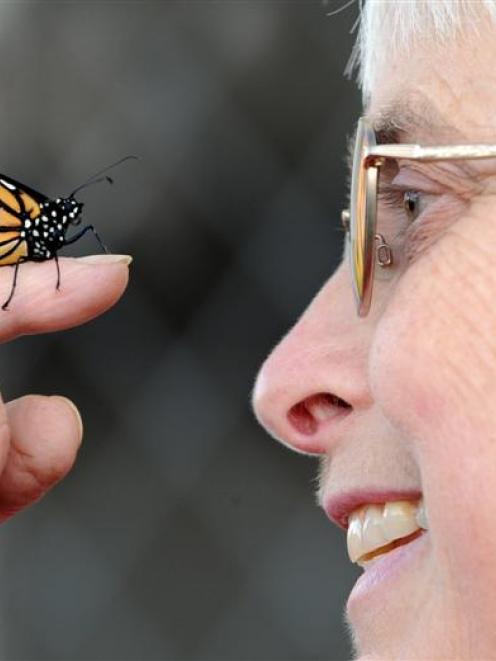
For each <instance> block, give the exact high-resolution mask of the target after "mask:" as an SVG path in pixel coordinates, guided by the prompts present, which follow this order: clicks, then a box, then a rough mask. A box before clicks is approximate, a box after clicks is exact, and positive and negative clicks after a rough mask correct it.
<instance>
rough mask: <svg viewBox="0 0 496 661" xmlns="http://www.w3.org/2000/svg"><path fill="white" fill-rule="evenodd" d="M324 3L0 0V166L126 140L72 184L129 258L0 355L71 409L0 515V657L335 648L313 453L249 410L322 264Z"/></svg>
mask: <svg viewBox="0 0 496 661" xmlns="http://www.w3.org/2000/svg"><path fill="white" fill-rule="evenodd" d="M340 4H342V3H341V2H337V1H334V0H333V1H332V2H330V3H327V4H324V3H322V2H320V1H319V2H312V1H311V0H302V1H301V2H294V1H290V0H288V1H272V2H270V1H264V2H260V1H257V0H251V1H250V0H247V1H245V2H242V1H231V2H227V1H224V2H223V1H220V2H209V1H208V0H204V1H200V2H188V1H182V2H85V3H83V2H43V3H41V2H21V1H17V2H11V3H5V2H2V3H1V4H0V55H1V66H0V90H1V96H0V103H1V117H2V126H1V159H0V172H4V173H5V174H8V175H10V176H12V177H14V178H16V179H18V180H20V181H24V182H26V183H27V184H29V185H31V186H32V187H35V188H38V189H39V190H42V191H44V192H45V193H47V194H49V195H53V196H57V195H59V194H64V193H68V192H69V191H70V190H72V189H73V188H74V187H75V186H76V185H77V184H80V183H81V182H83V181H85V179H86V178H87V177H88V176H89V175H91V174H92V173H93V172H95V171H96V170H98V169H99V168H101V167H103V166H105V165H107V164H108V163H111V162H112V161H114V160H116V159H118V158H120V157H121V156H124V155H126V154H139V156H140V157H141V160H140V161H136V162H134V161H131V162H129V163H126V164H124V165H122V166H121V167H120V168H119V169H117V170H115V171H114V173H113V174H114V177H115V185H114V186H113V187H110V186H106V185H103V184H102V185H100V186H95V187H93V188H89V189H88V190H86V191H84V193H82V194H81V198H82V200H83V201H84V202H85V203H86V206H85V212H86V215H85V219H86V221H87V222H92V223H94V224H95V225H96V226H97V228H98V230H99V232H100V233H101V235H102V237H103V238H104V240H105V241H106V242H107V243H108V245H109V246H110V247H111V249H112V250H113V251H114V252H119V253H131V254H132V255H133V256H134V263H133V266H132V269H131V276H132V277H131V284H130V288H129V291H128V293H127V295H126V296H125V297H124V299H123V300H122V301H121V302H120V303H119V305H118V306H117V307H116V308H115V309H113V310H112V311H111V312H109V313H108V314H106V315H105V316H104V317H102V318H100V319H98V320H96V321H94V322H92V323H90V324H88V325H87V326H84V327H81V328H78V329H75V330H71V331H67V332H64V333H58V334H53V335H50V336H41V337H33V338H22V339H20V340H18V341H16V342H14V343H12V344H10V345H9V346H7V347H3V348H2V354H1V355H2V388H3V394H4V397H5V398H6V399H11V398H13V397H17V396H19V395H22V394H24V393H26V392H41V393H46V394H52V393H63V394H65V395H67V396H70V397H71V398H73V399H74V400H75V402H77V403H78V405H79V406H80V408H81V410H82V412H83V415H84V419H85V426H86V429H85V443H84V445H83V448H82V450H81V453H80V456H79V460H78V463H77V465H76V467H75V469H74V471H73V472H72V473H71V475H70V476H69V477H68V478H67V479H66V480H65V482H64V483H63V484H62V485H60V486H59V487H58V488H57V489H56V490H55V491H53V492H52V493H51V494H50V495H49V496H48V497H47V498H46V499H45V500H44V501H42V502H41V503H39V504H38V505H36V506H34V507H33V508H32V509H30V510H29V511H26V512H25V513H23V514H21V515H20V516H18V517H16V518H15V519H14V520H12V521H10V522H8V523H7V524H5V525H4V526H3V527H2V529H1V530H0V560H1V574H0V576H1V579H0V580H1V584H2V588H1V592H0V594H1V598H0V609H1V610H0V617H1V630H0V658H1V659H2V660H7V661H11V660H12V661H14V660H26V661H31V660H33V661H41V660H43V661H44V660H47V661H48V660H50V661H52V660H70V661H72V660H74V661H76V660H81V661H83V660H84V661H87V660H91V661H97V660H100V661H105V660H115V661H117V660H119V661H125V660H129V661H152V660H153V661H155V660H178V661H183V660H184V661H186V660H226V661H228V660H229V661H242V660H252V661H276V660H281V661H282V660H285V661H286V660H287V661H297V660H302V661H303V660H304V661H311V660H323V661H324V660H329V659H346V658H349V654H350V648H349V644H348V641H347V638H346V634H345V630H344V625H343V615H342V613H343V608H344V604H345V601H346V598H347V594H348V592H349V590H350V589H351V586H352V584H353V582H354V579H355V577H356V575H357V572H356V571H355V569H353V568H352V567H351V565H350V563H349V562H348V559H347V555H346V550H345V537H344V534H343V533H342V532H340V531H338V530H335V529H334V528H333V526H332V525H331V524H330V523H329V522H328V521H327V519H326V518H325V515H324V514H323V513H322V512H321V511H320V510H318V509H317V507H316V506H315V504H314V495H313V492H314V489H315V481H314V478H315V474H316V468H317V464H316V462H315V461H313V460H311V459H305V458H302V457H300V456H297V455H294V456H293V455H292V454H290V453H289V452H287V451H285V450H284V449H283V448H282V447H280V446H278V444H276V443H275V442H274V441H272V440H271V439H269V438H268V437H267V436H266V434H265V433H264V431H263V430H262V429H260V428H259V427H258V426H257V424H256V422H255V420H254V417H253V414H252V412H251V410H250V402H249V400H250V391H251V388H252V385H253V382H254V378H255V375H256V371H257V369H258V366H259V365H260V363H261V362H262V360H263V358H264V357H265V355H266V354H267V353H268V352H269V350H270V348H271V346H272V345H274V343H275V342H276V341H278V340H279V339H280V338H281V337H282V335H283V334H284V333H285V332H286V330H287V329H288V328H289V327H290V326H291V325H292V324H293V323H294V322H295V321H296V319H297V318H298V316H299V315H300V314H301V312H302V311H303V310H304V308H305V306H306V304H307V303H308V302H309V300H310V299H311V297H312V296H313V294H314V293H315V292H316V291H317V289H318V288H319V287H320V286H321V285H322V284H323V282H324V281H325V279H326V278H327V277H328V276H329V275H330V273H331V272H332V270H333V268H334V267H335V265H336V263H337V261H338V260H339V259H340V255H341V249H342V233H341V232H340V231H339V229H338V227H339V212H340V209H341V208H342V206H343V204H344V203H345V201H346V190H345V187H346V173H345V168H344V155H345V150H346V136H347V135H349V134H350V133H351V132H352V130H353V126H354V122H355V119H356V117H357V116H358V114H359V94H358V92H357V90H356V89H355V85H354V83H352V82H350V81H349V80H346V79H345V78H344V77H343V70H344V68H345V66H346V63H347V60H348V57H349V53H350V51H351V48H352V44H353V41H354V37H353V36H351V35H350V29H351V27H352V25H353V23H354V21H355V19H356V9H350V10H347V11H344V12H342V13H340V14H339V15H336V16H333V17H327V16H326V13H327V12H328V11H329V10H332V9H336V8H337V6H339V5H340ZM95 251H96V245H95V243H94V242H93V241H92V239H91V237H85V238H84V239H83V240H82V241H81V242H80V243H78V244H77V245H76V246H75V249H74V252H73V254H90V253H93V252H95ZM21 280H22V279H21ZM62 283H63V271H62ZM20 286H22V282H21V283H20ZM350 295H351V294H350ZM329 314H332V310H329Z"/></svg>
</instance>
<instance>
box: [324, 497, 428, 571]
mask: <svg viewBox="0 0 496 661" xmlns="http://www.w3.org/2000/svg"><path fill="white" fill-rule="evenodd" d="M325 510H326V513H327V515H328V516H329V518H330V519H331V521H333V522H334V523H336V524H337V525H338V526H340V527H341V528H344V529H345V530H346V531H347V547H348V556H349V558H350V560H351V562H354V563H357V564H358V565H360V566H361V567H363V568H364V569H366V568H367V567H368V566H369V565H370V563H371V562H372V561H373V560H374V559H375V558H377V557H378V556H383V555H385V554H387V553H390V552H391V551H393V550H394V549H396V548H398V546H403V545H406V544H409V543H411V542H412V541H413V540H415V539H417V537H419V536H420V535H422V534H423V532H425V531H426V530H427V529H428V523H427V516H426V511H425V506H424V500H423V498H422V494H421V492H419V491H387V492H386V491H381V492H378V491H375V492H365V491H360V492H357V491H355V492H350V493H347V494H342V495H337V496H334V497H332V498H330V499H329V500H328V501H327V502H326V505H325Z"/></svg>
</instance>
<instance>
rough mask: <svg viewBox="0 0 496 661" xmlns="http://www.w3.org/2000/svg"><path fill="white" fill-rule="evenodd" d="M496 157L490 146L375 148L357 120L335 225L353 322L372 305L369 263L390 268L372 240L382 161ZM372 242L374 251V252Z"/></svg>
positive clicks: (377, 237)
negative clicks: (341, 235)
mask: <svg viewBox="0 0 496 661" xmlns="http://www.w3.org/2000/svg"><path fill="white" fill-rule="evenodd" d="M494 157H496V145H486V144H478V145H441V146H432V147H431V146H425V145H416V144H377V140H376V135H375V131H374V129H373V128H372V125H371V123H370V122H369V121H368V120H367V119H366V118H365V117H361V118H360V119H359V120H358V126H357V132H356V141H355V149H354V154H353V167H352V173H351V191H350V208H349V209H344V210H343V212H342V214H341V222H342V224H343V226H344V228H345V230H346V233H347V237H348V239H349V240H350V244H351V246H350V267H351V279H352V285H353V293H354V297H355V303H356V308H357V314H358V316H359V317H366V316H367V314H368V313H369V310H370V305H371V301H372V286H373V282H374V272H375V263H376V261H378V262H379V266H381V267H382V268H387V267H388V266H390V265H391V264H392V263H393V255H392V251H391V248H390V247H389V245H388V244H387V241H386V239H385V238H384V237H383V236H382V235H381V234H377V232H376V228H377V191H378V186H379V176H380V169H381V167H382V166H383V165H384V163H385V160H386V159H399V158H404V159H408V160H415V161H448V160H460V159H482V158H494ZM376 242H378V245H377V246H376Z"/></svg>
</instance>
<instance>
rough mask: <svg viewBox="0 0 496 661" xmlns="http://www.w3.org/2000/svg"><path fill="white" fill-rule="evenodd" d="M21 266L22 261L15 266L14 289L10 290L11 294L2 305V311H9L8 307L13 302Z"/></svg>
mask: <svg viewBox="0 0 496 661" xmlns="http://www.w3.org/2000/svg"><path fill="white" fill-rule="evenodd" d="M20 264H21V260H19V261H18V262H16V263H15V266H14V278H13V280H12V289H11V290H10V294H9V297H8V299H7V300H6V301H5V303H4V304H3V305H2V310H7V307H8V305H9V303H10V301H11V300H12V297H13V296H14V292H15V288H16V284H17V272H18V271H19V265H20Z"/></svg>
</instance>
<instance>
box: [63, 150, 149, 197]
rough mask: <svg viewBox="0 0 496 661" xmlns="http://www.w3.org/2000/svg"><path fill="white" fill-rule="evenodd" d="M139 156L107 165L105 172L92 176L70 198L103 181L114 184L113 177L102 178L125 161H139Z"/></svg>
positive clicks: (127, 157)
mask: <svg viewBox="0 0 496 661" xmlns="http://www.w3.org/2000/svg"><path fill="white" fill-rule="evenodd" d="M137 158H138V157H137V156H124V158H120V159H119V160H118V161H116V162H115V163H112V164H111V165H107V167H106V168H103V170H99V171H98V172H95V174H94V175H92V176H91V177H90V178H89V179H87V181H85V182H84V184H81V185H80V186H78V187H77V188H75V189H74V190H73V191H72V193H71V194H70V195H69V197H74V195H75V194H76V193H78V192H79V191H80V190H82V189H83V188H87V187H88V186H92V185H93V184H98V183H100V182H101V181H108V183H109V184H113V183H114V180H113V179H112V178H111V177H107V176H105V177H104V176H102V175H104V174H105V172H108V171H109V170H111V169H112V168H115V167H116V166H117V165H120V164H121V163H124V161H129V160H130V159H137Z"/></svg>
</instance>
